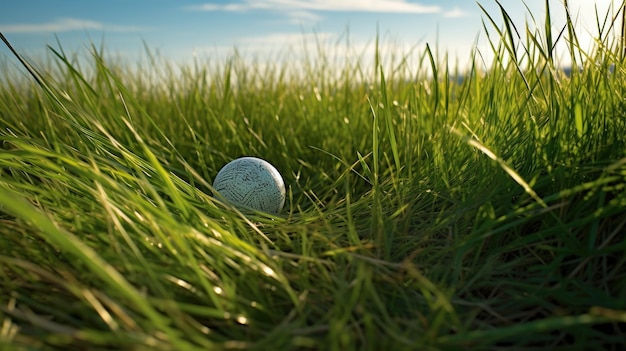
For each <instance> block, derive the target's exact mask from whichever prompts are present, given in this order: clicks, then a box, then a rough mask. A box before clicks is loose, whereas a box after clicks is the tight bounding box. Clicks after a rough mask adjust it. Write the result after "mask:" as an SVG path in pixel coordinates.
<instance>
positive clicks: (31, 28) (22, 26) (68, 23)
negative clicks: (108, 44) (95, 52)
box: [0, 18, 141, 33]
mask: <svg viewBox="0 0 626 351" xmlns="http://www.w3.org/2000/svg"><path fill="white" fill-rule="evenodd" d="M77 30H99V31H109V32H136V31H139V30H141V28H138V27H133V26H119V25H106V24H103V23H101V22H97V21H91V20H84V19H77V18H59V19H56V20H54V21H52V22H46V23H19V24H4V25H0V32H3V33H60V32H71V31H77Z"/></svg>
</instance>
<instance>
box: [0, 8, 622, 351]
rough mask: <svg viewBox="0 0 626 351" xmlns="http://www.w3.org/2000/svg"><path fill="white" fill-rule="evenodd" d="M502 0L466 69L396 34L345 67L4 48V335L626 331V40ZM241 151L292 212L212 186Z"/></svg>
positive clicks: (0, 299)
mask: <svg viewBox="0 0 626 351" xmlns="http://www.w3.org/2000/svg"><path fill="white" fill-rule="evenodd" d="M546 3H548V2H546ZM502 15H504V16H502ZM484 17H485V27H486V30H488V31H489V32H490V35H491V36H490V37H491V43H492V45H493V47H492V50H493V52H492V54H494V55H495V56H496V60H495V61H494V63H493V65H490V66H489V67H487V68H486V69H483V68H482V66H481V60H480V55H479V53H478V52H477V53H476V54H475V56H474V59H475V62H476V65H473V66H471V68H470V69H469V70H468V71H467V72H465V71H459V70H457V69H456V68H455V67H453V66H450V65H448V64H447V62H446V61H445V60H443V59H438V57H443V55H437V54H436V52H435V49H434V48H433V47H432V46H421V47H420V48H419V50H422V51H421V55H418V56H419V57H418V58H417V59H416V60H403V57H404V56H403V55H404V53H402V52H395V53H388V52H382V51H381V50H379V48H380V46H379V42H378V40H377V41H376V42H375V43H373V44H372V45H374V46H375V47H376V49H377V50H376V57H375V58H374V59H373V60H371V58H366V57H355V58H353V59H352V60H348V61H346V62H344V63H343V64H342V65H341V66H335V65H333V64H331V63H330V62H331V61H332V60H330V59H331V58H329V57H328V56H326V55H325V54H324V50H323V49H322V50H320V51H319V52H310V53H308V56H307V60H306V61H303V62H292V63H287V64H281V63H278V62H275V63H267V64H266V63H261V62H257V63H250V60H248V59H247V58H245V57H242V56H238V55H236V54H234V55H233V56H232V58H231V59H230V60H228V61H226V62H223V63H217V62H210V64H206V65H204V64H203V62H202V61H200V60H199V61H197V62H196V63H195V64H194V65H190V66H183V67H176V66H175V65H174V64H173V63H168V62H165V61H164V60H160V59H158V58H155V57H153V58H154V61H153V63H152V64H151V65H146V66H142V67H140V68H139V69H136V68H135V69H133V68H131V67H130V66H127V65H121V64H116V62H115V61H108V60H106V59H105V57H106V55H105V52H104V51H103V50H101V49H99V48H93V50H92V52H91V53H90V54H89V55H85V57H86V58H87V59H88V61H89V65H88V66H85V64H84V62H85V61H84V60H82V61H78V60H77V59H76V57H75V56H73V54H72V53H65V52H63V50H62V48H61V47H57V48H51V49H50V59H49V60H48V61H47V63H44V64H39V65H36V68H35V69H36V70H37V71H38V72H39V73H38V74H35V76H36V77H37V79H35V78H29V79H28V80H24V79H23V78H24V76H23V75H21V74H20V73H16V71H15V70H13V69H12V68H11V67H12V66H15V65H17V64H18V61H17V59H16V58H13V57H11V58H7V60H12V62H11V63H7V62H5V63H4V66H3V70H4V71H5V72H4V73H3V74H2V75H0V79H2V85H1V86H0V140H1V144H0V145H1V146H0V349H6V350H53V349H55V350H87V349H89V350H112V349H125V350H210V349H256V350H289V349H301V350H307V349H314V350H352V349H368V350H464V349H475V350H498V349H518V350H523V349H533V350H542V349H545V350H592V349H593V350H600V349H606V350H611V349H612V350H622V349H623V347H624V346H623V345H624V340H626V255H624V252H625V250H626V238H625V235H624V233H625V232H626V192H625V186H626V137H625V136H626V64H625V61H624V58H623V55H622V52H623V45H622V44H621V43H620V42H619V41H618V40H613V39H612V38H611V37H609V36H603V35H600V36H599V37H598V41H597V46H596V49H594V50H593V51H591V52H585V51H583V50H581V49H579V48H578V47H577V43H576V40H575V36H574V33H573V32H572V30H571V26H569V25H568V26H565V27H564V28H563V32H562V33H559V32H552V31H551V30H547V31H546V30H540V31H534V30H531V29H530V27H529V28H528V31H525V30H524V29H523V28H519V27H518V28H514V27H513V26H512V25H511V23H510V22H508V21H507V19H506V18H507V17H506V12H503V14H485V16H484ZM502 18H504V22H502V23H504V25H503V26H501V27H500V26H499V25H498V26H494V24H497V23H500V22H501V19H502ZM492 20H493V22H494V23H491V22H492ZM603 20H604V21H603ZM537 21H538V22H539V23H542V24H541V25H540V27H542V28H551V27H552V25H551V23H550V17H549V16H548V17H546V18H541V19H537ZM604 22H606V23H605V24H606V25H607V26H608V25H610V24H611V23H612V19H611V18H602V17H601V18H600V21H599V26H600V27H602V24H603V23H604ZM569 24H570V25H571V22H570V23H569ZM497 28H501V29H500V32H499V31H498V29H497ZM517 30H520V38H518V36H517ZM557 41H559V42H561V43H569V44H568V47H569V53H570V54H571V56H572V58H573V59H574V60H575V62H576V63H577V64H578V65H580V68H581V69H573V70H572V71H571V73H570V74H569V75H566V74H564V72H563V70H561V69H560V68H559V62H558V60H557V59H556V58H555V55H554V50H553V46H552V44H553V43H555V42H557ZM85 57H83V59H84V58H85ZM468 60H470V58H468ZM80 62H82V63H80ZM368 62H372V63H368ZM176 70H180V72H175V71H176ZM244 155H246V156H257V157H261V158H263V159H266V160H268V161H269V162H271V163H272V164H274V165H275V166H276V167H277V168H278V169H279V170H280V172H281V173H282V175H283V178H284V179H285V182H286V184H287V186H288V194H287V202H286V205H285V209H284V210H283V212H282V213H280V214H279V215H275V216H269V215H265V214H262V213H255V214H248V215H244V214H242V213H240V212H239V211H238V210H236V209H235V208H233V207H231V206H229V205H228V204H223V203H220V202H219V201H218V200H217V199H216V198H214V197H213V195H212V191H211V182H212V180H213V178H214V177H215V175H216V173H217V171H218V170H219V169H220V168H221V167H222V166H223V165H224V164H226V163H227V162H229V161H230V160H233V159H235V158H237V157H240V156H244Z"/></svg>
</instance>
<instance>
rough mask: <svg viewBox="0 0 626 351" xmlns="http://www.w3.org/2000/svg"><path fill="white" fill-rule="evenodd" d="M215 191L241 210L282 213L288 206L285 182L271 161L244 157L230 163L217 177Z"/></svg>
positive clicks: (214, 185) (214, 183)
mask: <svg viewBox="0 0 626 351" xmlns="http://www.w3.org/2000/svg"><path fill="white" fill-rule="evenodd" d="M213 188H214V189H215V191H217V192H218V193H219V194H220V195H221V196H223V197H224V199H226V200H227V201H228V202H230V203H231V204H233V205H235V206H236V207H238V208H241V209H254V210H259V211H263V212H267V213H279V212H280V211H281V210H282V209H283V205H284V204H285V194H286V191H285V182H284V181H283V178H282V177H281V176H280V173H279V172H278V170H277V169H276V168H274V166H272V165H271V164H270V163H269V162H267V161H265V160H262V159H260V158H256V157H242V158H238V159H236V160H233V161H231V162H229V163H228V164H226V165H225V166H224V167H223V168H222V169H221V170H220V171H219V172H218V173H217V176H216V177H215V180H214V181H213Z"/></svg>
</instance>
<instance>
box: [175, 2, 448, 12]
mask: <svg viewBox="0 0 626 351" xmlns="http://www.w3.org/2000/svg"><path fill="white" fill-rule="evenodd" d="M187 9H189V10H197V11H248V10H254V9H272V10H277V11H282V12H292V11H361V12H386V13H439V12H441V8H440V7H439V6H428V5H420V4H417V3H413V2H408V1H406V0H363V1H359V0H344V1H338V0H308V1H307V0H259V1H254V0H244V1H243V2H240V3H236V4H225V5H220V4H215V3H206V4H202V5H197V6H190V7H187Z"/></svg>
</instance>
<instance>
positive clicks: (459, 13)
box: [443, 7, 469, 18]
mask: <svg viewBox="0 0 626 351" xmlns="http://www.w3.org/2000/svg"><path fill="white" fill-rule="evenodd" d="M468 15H469V13H467V12H465V11H463V10H461V9H460V8H458V7H455V8H453V9H452V10H450V11H447V12H445V13H444V14H443V16H444V17H446V18H459V17H465V16H468Z"/></svg>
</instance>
